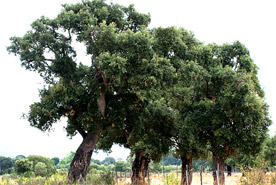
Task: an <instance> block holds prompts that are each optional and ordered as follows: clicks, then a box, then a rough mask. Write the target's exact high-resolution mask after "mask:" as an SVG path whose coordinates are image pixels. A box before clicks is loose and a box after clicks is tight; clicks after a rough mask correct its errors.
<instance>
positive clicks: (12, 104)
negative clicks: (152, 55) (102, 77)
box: [0, 0, 276, 160]
mask: <svg viewBox="0 0 276 185" xmlns="http://www.w3.org/2000/svg"><path fill="white" fill-rule="evenodd" d="M75 2H78V1H76V0H47V1H45V0H24V1H22V0H10V1H3V2H1V3H0V4H1V6H0V24H1V28H0V38H1V39H0V56H1V63H0V87H1V89H0V155H5V156H12V157H14V156H15V155H19V154H23V155H26V156H28V155H31V154H35V155H43V156H47V157H54V156H58V157H61V158H62V157H64V156H65V154H66V153H68V152H70V151H75V150H76V149H77V147H78V146H79V144H80V142H81V137H80V136H75V137H74V138H73V139H68V137H66V132H65V131H64V130H63V127H64V126H65V124H66V123H65V122H64V121H61V122H60V123H58V124H56V125H55V127H54V128H55V132H52V133H42V132H41V131H39V130H38V129H35V128H32V127H30V126H29V123H28V122H27V121H26V120H23V119H21V115H22V113H23V112H25V113H27V112H28V107H29V105H30V104H32V103H33V102H35V101H38V100H39V98H38V88H39V87H40V82H41V79H40V78H39V76H38V75H36V74H34V73H32V72H30V71H26V70H24V69H23V68H21V67H20V62H19V59H18V57H15V56H13V55H8V53H7V51H6V47H7V46H8V45H9V44H10V43H9V38H10V37H12V36H23V34H24V33H26V31H28V30H29V29H30V24H31V23H32V22H33V21H34V20H36V19H37V18H39V17H40V16H42V15H45V16H47V17H51V18H53V17H55V16H56V15H57V13H58V12H59V11H60V9H61V6H60V4H63V3H75ZM113 2H115V3H119V4H123V5H128V4H130V3H133V4H135V7H136V9H137V10H138V11H140V12H143V13H150V14H151V18H152V21H151V27H159V26H162V27H167V26H178V27H184V28H185V29H187V30H190V31H193V32H194V33H195V36H196V38H198V39H199V40H200V41H203V42H205V43H211V42H215V43H218V44H222V43H224V42H229V43H231V42H233V41H235V40H240V41H241V42H242V43H244V44H245V46H246V47H247V48H248V49H249V50H250V53H251V57H252V58H253V59H254V61H255V63H256V64H257V65H258V67H259V80H260V82H261V85H262V87H263V88H264V90H265V93H266V100H267V103H268V104H269V105H270V115H271V118H272V120H273V122H275V119H276V98H275V96H274V95H275V94H276V87H275V85H274V80H275V79H276V72H274V71H275V68H276V59H275V58H276V57H275V54H276V52H275V50H276V46H275V44H276V22H275V18H276V11H275V8H276V1H274V0H262V1H260V0H231V1H230V0H208V1H206V0H151V1H150V0H113ZM275 131H276V125H275V124H273V125H272V126H271V127H270V135H274V133H275ZM113 151H114V152H113V153H112V154H110V155H109V156H112V157H115V158H123V159H125V158H126V157H127V155H128V153H129V152H128V150H126V149H122V148H119V147H118V146H116V147H115V148H113ZM105 156H106V155H104V154H102V153H100V154H97V155H95V154H93V156H92V158H98V159H100V160H102V159H103V158H104V157H105Z"/></svg>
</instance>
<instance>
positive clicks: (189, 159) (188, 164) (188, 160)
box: [180, 155, 193, 185]
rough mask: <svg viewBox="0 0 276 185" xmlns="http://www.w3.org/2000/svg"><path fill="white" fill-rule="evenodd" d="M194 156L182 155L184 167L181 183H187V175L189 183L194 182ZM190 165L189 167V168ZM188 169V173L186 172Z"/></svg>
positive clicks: (184, 184)
mask: <svg viewBox="0 0 276 185" xmlns="http://www.w3.org/2000/svg"><path fill="white" fill-rule="evenodd" d="M192 161H193V160H192V157H191V156H190V155H187V156H186V157H181V162H182V167H181V183H180V184H181V185H187V175H188V184H189V185H191V184H192V180H193V163H192ZM187 167H188V168H187ZM186 171H187V174H186Z"/></svg>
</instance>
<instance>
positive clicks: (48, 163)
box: [27, 155, 55, 176]
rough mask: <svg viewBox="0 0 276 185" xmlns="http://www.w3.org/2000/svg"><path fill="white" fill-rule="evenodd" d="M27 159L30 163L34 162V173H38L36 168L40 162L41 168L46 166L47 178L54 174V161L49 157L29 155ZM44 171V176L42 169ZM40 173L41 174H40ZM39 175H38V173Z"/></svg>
mask: <svg viewBox="0 0 276 185" xmlns="http://www.w3.org/2000/svg"><path fill="white" fill-rule="evenodd" d="M27 159H28V160H29V161H31V162H32V164H33V165H32V171H33V172H35V173H36V168H35V166H36V165H37V164H38V163H39V162H40V165H39V168H43V167H42V166H44V165H46V174H45V175H47V176H50V175H51V174H53V173H54V172H55V168H54V166H53V161H52V160H51V159H49V158H47V157H43V156H38V155H29V156H28V157H27ZM41 163H43V164H44V165H42V164H41ZM40 170H41V171H42V174H43V175H44V171H43V170H42V169H40ZM38 173H40V172H38ZM36 174H37V173H36Z"/></svg>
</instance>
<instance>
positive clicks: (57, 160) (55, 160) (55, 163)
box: [51, 157, 59, 166]
mask: <svg viewBox="0 0 276 185" xmlns="http://www.w3.org/2000/svg"><path fill="white" fill-rule="evenodd" d="M51 160H52V161H53V162H54V166H57V164H58V163H59V158H58V157H53V158H52V159H51Z"/></svg>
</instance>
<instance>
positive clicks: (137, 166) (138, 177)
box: [131, 152, 150, 185]
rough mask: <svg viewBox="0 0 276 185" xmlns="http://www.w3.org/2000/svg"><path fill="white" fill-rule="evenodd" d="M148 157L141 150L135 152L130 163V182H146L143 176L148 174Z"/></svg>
mask: <svg viewBox="0 0 276 185" xmlns="http://www.w3.org/2000/svg"><path fill="white" fill-rule="evenodd" d="M149 162H150V159H149V158H147V157H145V156H144V155H143V152H140V153H137V154H135V159H134V161H133V163H132V177H131V184H133V185H144V184H147V183H146V181H145V177H146V176H147V174H148V166H149Z"/></svg>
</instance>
